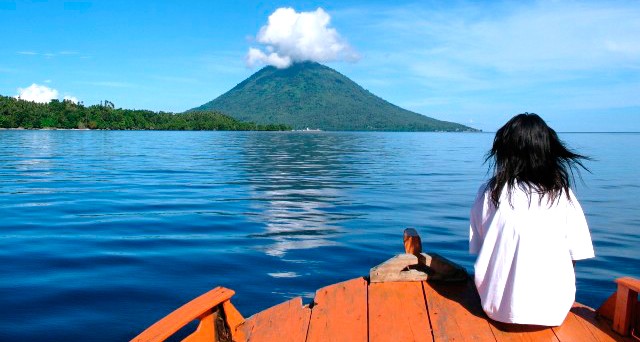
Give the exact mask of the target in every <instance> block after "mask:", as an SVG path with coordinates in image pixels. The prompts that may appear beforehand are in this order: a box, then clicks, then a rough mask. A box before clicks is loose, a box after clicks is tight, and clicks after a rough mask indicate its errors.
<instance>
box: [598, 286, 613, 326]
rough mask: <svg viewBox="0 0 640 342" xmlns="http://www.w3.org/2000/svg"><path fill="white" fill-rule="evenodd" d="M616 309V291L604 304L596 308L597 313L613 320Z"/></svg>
mask: <svg viewBox="0 0 640 342" xmlns="http://www.w3.org/2000/svg"><path fill="white" fill-rule="evenodd" d="M615 311H616V293H615V292H614V293H613V294H612V295H611V296H609V298H607V299H606V300H605V301H604V303H602V305H600V307H599V308H598V310H596V315H598V316H601V317H604V318H606V319H608V320H611V321H613V314H614V313H615Z"/></svg>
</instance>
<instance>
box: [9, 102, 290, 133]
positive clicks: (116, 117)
mask: <svg viewBox="0 0 640 342" xmlns="http://www.w3.org/2000/svg"><path fill="white" fill-rule="evenodd" d="M0 127H1V128H25V129H38V128H67V129H72V128H77V129H107V130H216V131H217V130H219V131H284V130H291V127H290V126H287V125H282V124H269V125H258V124H255V123H252V122H241V121H238V120H236V119H234V118H232V117H230V116H227V115H224V114H222V113H220V112H214V111H205V112H189V113H170V112H153V111H150V110H138V109H122V108H115V105H114V104H113V103H112V102H110V101H104V102H101V103H100V104H98V105H92V106H88V107H85V106H84V104H82V103H74V102H72V101H68V100H63V101H59V100H52V101H51V102H49V103H35V102H30V101H25V100H21V99H16V98H13V97H7V96H1V95H0Z"/></svg>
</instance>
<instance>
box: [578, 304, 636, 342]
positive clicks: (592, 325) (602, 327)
mask: <svg viewBox="0 0 640 342" xmlns="http://www.w3.org/2000/svg"><path fill="white" fill-rule="evenodd" d="M571 313H573V314H574V316H575V318H576V319H577V320H578V321H579V322H580V323H581V324H582V325H583V326H585V327H586V328H587V329H588V330H589V331H590V332H591V334H592V335H593V336H594V337H595V338H596V339H597V340H598V341H603V342H609V341H628V342H631V341H632V340H631V339H630V338H628V337H622V336H620V335H619V334H618V333H616V332H615V331H613V329H612V327H611V325H610V322H608V321H607V320H605V319H602V318H598V317H597V316H596V312H595V311H594V310H593V309H592V308H590V307H588V306H585V305H582V304H580V303H575V304H573V308H571Z"/></svg>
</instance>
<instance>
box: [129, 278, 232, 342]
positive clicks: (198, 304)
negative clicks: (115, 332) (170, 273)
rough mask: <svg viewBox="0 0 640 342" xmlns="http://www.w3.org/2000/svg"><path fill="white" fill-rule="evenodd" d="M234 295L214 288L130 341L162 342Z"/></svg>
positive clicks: (223, 289) (222, 288)
mask: <svg viewBox="0 0 640 342" xmlns="http://www.w3.org/2000/svg"><path fill="white" fill-rule="evenodd" d="M234 294H235V292H234V291H233V290H229V289H226V288H224V287H216V288H215V289H213V290H211V291H209V292H207V293H205V294H203V295H201V296H199V297H197V298H195V299H193V300H192V301H190V302H189V303H187V304H185V305H183V306H181V307H179V308H178V309H176V310H175V311H173V312H172V313H170V314H168V315H167V316H165V317H164V318H162V319H161V320H159V321H157V322H156V323H154V324H153V325H152V326H150V327H149V328H147V329H146V330H145V331H143V332H142V333H140V335H138V336H136V337H134V338H133V339H132V340H131V341H135V342H143V341H144V342H153V341H164V340H166V339H167V338H169V337H170V336H171V335H173V334H174V333H175V332H176V331H178V330H180V328H182V327H183V326H185V325H186V324H188V323H190V322H191V321H193V320H195V319H196V318H198V317H200V316H202V315H203V314H204V313H205V312H208V311H210V310H211V309H212V308H213V307H215V306H217V305H218V304H221V303H223V302H225V301H228V300H229V299H230V298H231V296H233V295H234Z"/></svg>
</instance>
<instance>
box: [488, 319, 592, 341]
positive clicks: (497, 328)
mask: <svg viewBox="0 0 640 342" xmlns="http://www.w3.org/2000/svg"><path fill="white" fill-rule="evenodd" d="M491 331H492V332H493V335H494V336H495V338H496V341H499V342H503V341H509V342H516V341H517V342H559V340H558V338H557V337H556V334H555V333H554V332H553V329H552V328H550V327H540V326H531V325H519V324H504V323H500V322H495V321H494V322H491ZM579 341H582V340H579Z"/></svg>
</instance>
